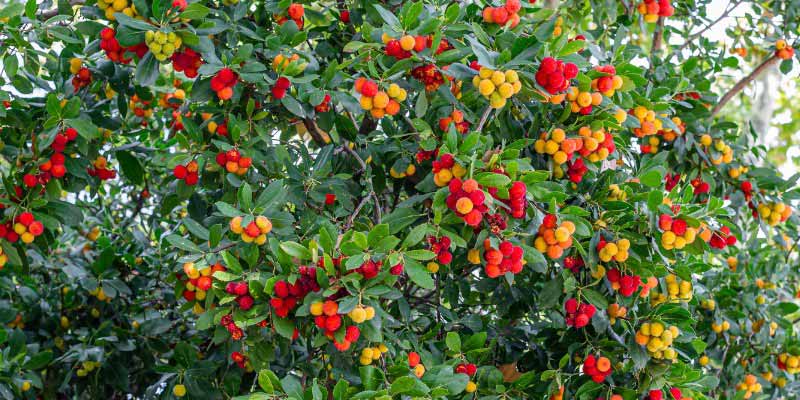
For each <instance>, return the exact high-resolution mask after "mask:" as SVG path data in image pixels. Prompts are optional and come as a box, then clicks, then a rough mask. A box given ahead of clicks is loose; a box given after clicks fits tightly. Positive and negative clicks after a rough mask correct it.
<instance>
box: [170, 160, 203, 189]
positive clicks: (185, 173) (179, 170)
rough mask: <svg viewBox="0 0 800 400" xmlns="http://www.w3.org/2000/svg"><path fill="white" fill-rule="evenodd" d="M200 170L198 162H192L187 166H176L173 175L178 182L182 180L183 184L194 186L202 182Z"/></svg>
mask: <svg viewBox="0 0 800 400" xmlns="http://www.w3.org/2000/svg"><path fill="white" fill-rule="evenodd" d="M198 169H199V166H198V165H197V161H195V160H192V161H189V163H188V164H186V165H181V164H178V165H176V166H175V168H173V169H172V175H173V176H174V177H175V178H177V179H178V180H182V181H183V183H185V184H187V185H189V186H194V185H196V184H197V182H198V181H199V180H200V176H199V175H198V174H197V170H198Z"/></svg>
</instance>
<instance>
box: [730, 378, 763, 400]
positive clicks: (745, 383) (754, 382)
mask: <svg viewBox="0 0 800 400" xmlns="http://www.w3.org/2000/svg"><path fill="white" fill-rule="evenodd" d="M736 390H744V398H745V399H749V398H750V397H753V393H761V390H762V388H761V383H759V382H758V378H756V376H755V375H753V374H747V375H745V376H744V380H742V381H741V382H739V384H738V385H736Z"/></svg>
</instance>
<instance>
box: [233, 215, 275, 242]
mask: <svg viewBox="0 0 800 400" xmlns="http://www.w3.org/2000/svg"><path fill="white" fill-rule="evenodd" d="M248 219H250V222H249V223H248V224H247V226H242V224H243V222H244V218H242V217H233V218H232V219H231V222H230V224H229V225H230V228H231V232H233V233H234V234H237V235H241V237H242V241H243V242H245V243H255V244H257V245H262V244H264V243H266V242H267V234H268V233H269V232H270V231H271V230H272V221H270V220H269V218H267V217H265V216H263V215H259V216H257V217H255V218H248Z"/></svg>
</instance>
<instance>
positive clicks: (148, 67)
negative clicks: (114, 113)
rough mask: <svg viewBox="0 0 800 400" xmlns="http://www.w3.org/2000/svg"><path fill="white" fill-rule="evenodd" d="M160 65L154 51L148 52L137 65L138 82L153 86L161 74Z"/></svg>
mask: <svg viewBox="0 0 800 400" xmlns="http://www.w3.org/2000/svg"><path fill="white" fill-rule="evenodd" d="M117 15H119V14H117ZM158 65H159V63H158V60H156V58H155V57H154V56H153V53H151V52H147V54H145V55H144V57H142V59H141V60H139V63H138V64H137V65H136V82H137V83H138V84H139V85H141V86H153V84H155V83H156V79H158V75H159V70H158Z"/></svg>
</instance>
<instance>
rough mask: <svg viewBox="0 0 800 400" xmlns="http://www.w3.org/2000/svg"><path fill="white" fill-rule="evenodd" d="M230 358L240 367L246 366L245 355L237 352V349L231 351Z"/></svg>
mask: <svg viewBox="0 0 800 400" xmlns="http://www.w3.org/2000/svg"><path fill="white" fill-rule="evenodd" d="M231 360H233V362H235V363H236V365H238V366H239V368H241V369H245V368H247V356H246V355H244V354H242V353H239V352H238V351H234V352H233V353H231Z"/></svg>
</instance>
